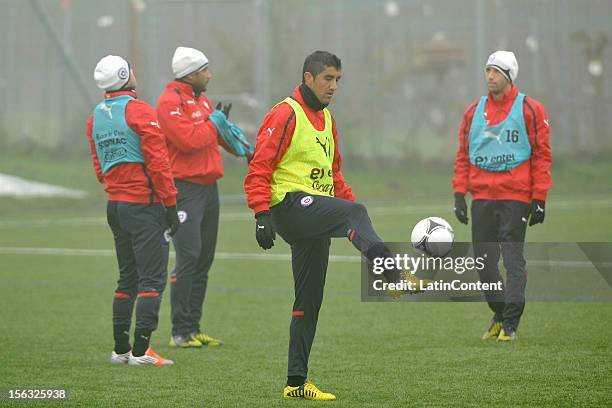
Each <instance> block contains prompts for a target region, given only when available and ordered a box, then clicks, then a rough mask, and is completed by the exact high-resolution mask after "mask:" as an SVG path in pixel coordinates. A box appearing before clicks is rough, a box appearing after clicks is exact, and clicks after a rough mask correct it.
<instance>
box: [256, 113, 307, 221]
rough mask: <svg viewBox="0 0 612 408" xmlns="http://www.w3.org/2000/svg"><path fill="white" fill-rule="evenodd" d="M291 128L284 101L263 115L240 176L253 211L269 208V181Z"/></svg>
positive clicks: (288, 137)
mask: <svg viewBox="0 0 612 408" xmlns="http://www.w3.org/2000/svg"><path fill="white" fill-rule="evenodd" d="M294 130H295V113H294V112H293V109H292V108H291V106H289V105H288V104H287V103H281V104H279V105H277V106H276V107H274V108H273V109H272V110H271V111H270V112H269V113H268V114H267V115H266V117H265V118H264V120H263V123H262V124H261V127H260V128H259V131H258V132H257V142H256V144H255V153H254V154H253V159H252V160H251V163H250V164H249V173H248V174H247V176H246V178H245V179H244V190H245V192H246V194H247V202H248V205H249V207H250V208H251V209H252V210H253V212H254V213H255V214H257V213H258V212H261V211H267V210H269V209H270V198H271V193H270V180H271V179H272V174H273V173H274V170H276V166H278V163H279V162H280V160H281V159H282V158H283V156H284V155H285V152H286V151H287V147H288V146H289V144H290V143H291V139H292V138H293V131H294Z"/></svg>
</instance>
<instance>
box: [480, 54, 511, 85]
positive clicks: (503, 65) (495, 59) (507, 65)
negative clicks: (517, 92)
mask: <svg viewBox="0 0 612 408" xmlns="http://www.w3.org/2000/svg"><path fill="white" fill-rule="evenodd" d="M488 67H491V68H495V69H496V70H498V71H499V72H501V73H502V74H503V76H505V77H506V79H507V80H508V81H510V82H514V81H516V77H517V76H518V62H517V60H516V57H515V56H514V53H513V52H512V51H495V52H494V53H493V54H491V55H489V59H488V60H487V64H486V65H485V71H486V69H487V68H488Z"/></svg>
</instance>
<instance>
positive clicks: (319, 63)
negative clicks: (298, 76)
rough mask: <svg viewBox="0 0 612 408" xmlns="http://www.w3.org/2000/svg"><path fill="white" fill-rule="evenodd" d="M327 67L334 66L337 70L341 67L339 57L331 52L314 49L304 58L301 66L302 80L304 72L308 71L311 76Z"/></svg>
mask: <svg viewBox="0 0 612 408" xmlns="http://www.w3.org/2000/svg"><path fill="white" fill-rule="evenodd" d="M327 67H334V68H336V69H337V70H338V71H339V70H341V69H342V62H341V61H340V58H338V57H336V56H335V55H334V54H332V53H331V52H327V51H315V52H313V53H312V54H310V55H309V56H307V57H306V59H305V60H304V66H303V67H302V82H303V81H304V73H306V72H310V73H311V74H312V76H315V77H316V76H317V75H319V74H320V73H321V71H323V70H324V69H325V68H327Z"/></svg>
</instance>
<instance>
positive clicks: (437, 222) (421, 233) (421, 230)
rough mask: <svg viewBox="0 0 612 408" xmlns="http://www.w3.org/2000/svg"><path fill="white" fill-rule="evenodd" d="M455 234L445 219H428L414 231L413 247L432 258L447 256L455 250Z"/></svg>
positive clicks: (412, 236)
mask: <svg viewBox="0 0 612 408" xmlns="http://www.w3.org/2000/svg"><path fill="white" fill-rule="evenodd" d="M454 238H455V232H454V231H453V227H451V226H450V224H449V223H448V222H446V220H445V219H444V218H440V217H427V218H425V219H422V220H421V221H419V222H417V224H416V225H415V226H414V228H413V229H412V234H411V236H410V239H411V241H412V246H413V247H415V248H416V249H418V250H420V251H423V252H425V253H426V254H428V255H431V256H445V255H446V254H448V253H449V252H450V250H451V249H453V240H454Z"/></svg>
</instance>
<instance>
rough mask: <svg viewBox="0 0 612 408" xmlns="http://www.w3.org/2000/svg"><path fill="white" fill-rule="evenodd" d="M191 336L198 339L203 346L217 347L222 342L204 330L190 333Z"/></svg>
mask: <svg viewBox="0 0 612 408" xmlns="http://www.w3.org/2000/svg"><path fill="white" fill-rule="evenodd" d="M191 337H192V338H193V339H195V340H197V341H199V342H200V343H201V344H202V345H203V346H208V347H218V346H220V345H222V344H223V342H222V341H221V340H218V339H214V338H212V337H210V336H209V335H208V334H206V333H204V332H200V333H192V334H191Z"/></svg>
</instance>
